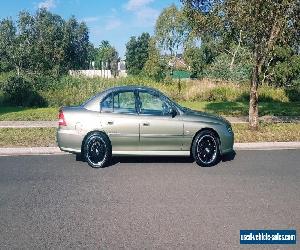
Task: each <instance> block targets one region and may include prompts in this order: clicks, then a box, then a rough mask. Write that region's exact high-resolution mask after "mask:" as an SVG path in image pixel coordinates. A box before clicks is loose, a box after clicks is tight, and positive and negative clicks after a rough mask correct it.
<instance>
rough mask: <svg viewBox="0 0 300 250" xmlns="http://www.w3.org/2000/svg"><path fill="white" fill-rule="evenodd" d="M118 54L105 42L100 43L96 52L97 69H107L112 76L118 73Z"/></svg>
mask: <svg viewBox="0 0 300 250" xmlns="http://www.w3.org/2000/svg"><path fill="white" fill-rule="evenodd" d="M118 62H119V54H118V52H117V50H116V49H115V48H114V47H113V46H111V45H110V43H109V42H108V41H106V40H103V41H101V43H100V45H99V48H98V49H97V52H96V57H95V65H96V68H99V69H105V70H106V69H109V70H111V71H112V74H113V76H115V77H116V76H117V73H118Z"/></svg>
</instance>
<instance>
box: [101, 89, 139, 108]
mask: <svg viewBox="0 0 300 250" xmlns="http://www.w3.org/2000/svg"><path fill="white" fill-rule="evenodd" d="M101 112H114V113H136V108H135V94H134V92H133V91H122V92H115V93H111V94H109V95H108V96H107V97H105V98H104V100H103V101H102V102H101Z"/></svg>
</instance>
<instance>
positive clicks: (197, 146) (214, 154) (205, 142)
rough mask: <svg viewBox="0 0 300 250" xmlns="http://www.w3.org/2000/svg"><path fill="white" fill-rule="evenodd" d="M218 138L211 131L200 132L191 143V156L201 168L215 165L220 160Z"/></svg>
mask: <svg viewBox="0 0 300 250" xmlns="http://www.w3.org/2000/svg"><path fill="white" fill-rule="evenodd" d="M219 146H220V143H219V138H218V137H217V136H216V135H215V134H214V133H213V132H211V131H209V130H204V131H201V132H200V133H199V134H198V135H197V136H196V138H195V139H194V141H193V144H192V154H193V157H194V159H195V161H196V163H197V164H198V165H200V166H202V167H211V166H214V165H216V164H217V163H218V162H219V159H220V149H219Z"/></svg>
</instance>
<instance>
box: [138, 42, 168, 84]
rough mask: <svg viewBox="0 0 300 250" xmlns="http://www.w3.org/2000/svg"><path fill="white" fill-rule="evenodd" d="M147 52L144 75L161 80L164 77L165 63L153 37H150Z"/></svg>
mask: <svg viewBox="0 0 300 250" xmlns="http://www.w3.org/2000/svg"><path fill="white" fill-rule="evenodd" d="M148 54H149V56H148V60H147V61H146V63H145V65H144V68H143V72H144V73H145V75H146V76H148V77H150V78H153V79H155V80H156V81H161V80H163V79H164V78H165V69H166V63H165V62H164V61H163V60H161V57H160V54H159V50H158V49H157V48H156V41H155V39H154V38H151V39H150V42H149V49H148Z"/></svg>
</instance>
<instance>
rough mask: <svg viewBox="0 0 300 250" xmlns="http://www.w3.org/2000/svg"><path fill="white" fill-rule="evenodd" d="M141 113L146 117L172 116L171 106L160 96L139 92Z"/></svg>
mask: <svg viewBox="0 0 300 250" xmlns="http://www.w3.org/2000/svg"><path fill="white" fill-rule="evenodd" d="M138 106H139V112H140V114H145V115H158V116H162V115H163V116H164V115H169V114H170V109H171V105H170V104H169V103H168V102H166V101H165V100H163V99H162V98H161V97H160V96H159V95H156V94H155V93H149V92H143V91H141V92H139V105H138Z"/></svg>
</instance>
